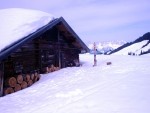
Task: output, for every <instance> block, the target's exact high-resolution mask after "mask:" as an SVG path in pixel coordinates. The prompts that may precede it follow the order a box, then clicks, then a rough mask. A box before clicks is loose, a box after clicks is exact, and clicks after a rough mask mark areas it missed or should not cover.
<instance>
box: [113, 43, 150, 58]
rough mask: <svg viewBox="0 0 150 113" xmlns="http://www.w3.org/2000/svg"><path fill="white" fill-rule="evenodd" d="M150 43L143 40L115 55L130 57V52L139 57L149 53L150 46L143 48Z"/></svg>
mask: <svg viewBox="0 0 150 113" xmlns="http://www.w3.org/2000/svg"><path fill="white" fill-rule="evenodd" d="M148 42H149V40H143V41H141V42H138V43H135V44H132V45H131V46H128V47H125V48H124V49H122V50H120V51H118V52H116V53H114V55H128V53H129V52H132V53H135V54H137V55H139V54H140V53H141V51H142V52H146V51H148V50H149V49H150V48H149V47H150V45H149V44H148V45H147V46H145V47H143V46H144V45H146V44H147V43H148Z"/></svg>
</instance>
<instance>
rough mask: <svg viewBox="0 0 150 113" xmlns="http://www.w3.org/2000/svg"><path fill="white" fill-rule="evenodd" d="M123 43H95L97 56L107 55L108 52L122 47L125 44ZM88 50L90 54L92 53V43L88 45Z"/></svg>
mask: <svg viewBox="0 0 150 113" xmlns="http://www.w3.org/2000/svg"><path fill="white" fill-rule="evenodd" d="M125 43H126V42H125V41H108V42H98V43H96V49H97V51H98V53H99V54H107V53H108V52H111V51H113V50H114V49H116V48H118V47H120V46H122V45H123V44H125ZM88 47H89V49H90V50H91V53H93V49H94V46H93V43H90V44H89V45H88Z"/></svg>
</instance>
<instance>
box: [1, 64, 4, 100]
mask: <svg viewBox="0 0 150 113" xmlns="http://www.w3.org/2000/svg"><path fill="white" fill-rule="evenodd" d="M3 82H4V66H3V62H1V61H0V97H1V96H3Z"/></svg>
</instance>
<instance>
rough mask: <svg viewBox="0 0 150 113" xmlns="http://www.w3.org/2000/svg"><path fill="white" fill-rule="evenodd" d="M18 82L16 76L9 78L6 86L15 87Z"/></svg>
mask: <svg viewBox="0 0 150 113" xmlns="http://www.w3.org/2000/svg"><path fill="white" fill-rule="evenodd" d="M16 84H17V81H16V78H15V77H10V78H7V79H6V81H5V85H6V86H10V87H15V85H16Z"/></svg>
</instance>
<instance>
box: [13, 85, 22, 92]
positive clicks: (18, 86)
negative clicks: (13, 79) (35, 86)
mask: <svg viewBox="0 0 150 113" xmlns="http://www.w3.org/2000/svg"><path fill="white" fill-rule="evenodd" d="M20 90H21V86H20V84H16V86H15V87H14V91H15V92H16V91H20Z"/></svg>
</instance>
